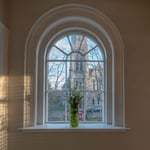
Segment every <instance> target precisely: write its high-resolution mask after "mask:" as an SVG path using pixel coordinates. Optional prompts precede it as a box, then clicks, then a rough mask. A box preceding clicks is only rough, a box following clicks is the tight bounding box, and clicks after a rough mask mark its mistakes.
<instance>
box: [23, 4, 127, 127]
mask: <svg viewBox="0 0 150 150" xmlns="http://www.w3.org/2000/svg"><path fill="white" fill-rule="evenodd" d="M70 12H72V13H71V14H70ZM72 30H81V31H82V32H85V33H88V34H90V35H91V36H93V37H94V38H95V39H98V40H99V42H100V43H101V46H102V47H103V49H105V52H106V56H107V58H106V62H105V65H107V67H106V68H107V72H106V78H107V80H106V82H107V83H106V85H107V87H106V89H105V90H107V94H106V95H105V96H107V98H106V99H107V102H106V104H105V107H106V108H105V110H107V111H106V112H105V114H106V116H107V117H105V122H106V124H105V125H106V126H105V127H106V128H109V127H108V126H109V125H110V126H111V127H110V128H115V129H116V127H119V129H120V127H121V128H125V95H124V48H123V42H122V39H121V36H120V33H119V31H118V30H117V28H116V27H115V25H114V24H113V23H112V22H111V21H110V20H109V18H108V17H106V16H105V15H104V14H103V13H102V12H100V11H99V10H96V9H95V8H92V7H89V6H87V5H82V4H66V5H62V6H59V7H57V8H54V9H52V10H50V11H48V12H46V13H45V14H44V15H42V16H41V17H40V18H39V19H38V20H37V21H36V22H35V23H34V24H33V26H32V28H31V30H30V32H29V34H28V37H27V40H26V45H25V73H24V87H25V88H24V123H23V128H28V127H32V129H33V127H34V128H35V127H37V126H38V125H42V126H43V127H44V124H45V122H44V114H45V109H44V107H45V102H44V101H43V99H45V93H44V92H43V91H44V90H43V88H44V86H45V85H44V80H45V75H44V74H43V72H45V70H44V66H43V64H44V63H43V62H44V61H45V60H44V58H45V55H46V52H45V49H47V48H48V46H49V44H50V43H51V41H52V40H53V39H54V38H56V37H57V36H59V35H61V34H62V33H65V32H68V31H72ZM41 79H42V80H41ZM93 127H94V125H93V126H91V127H89V128H93ZM97 127H98V128H99V129H101V128H103V126H101V125H99V126H97ZM44 128H45V127H44ZM46 128H47V126H46ZM58 128H59V127H58ZM60 128H61V129H64V128H65V127H60ZM87 128H88V127H87Z"/></svg>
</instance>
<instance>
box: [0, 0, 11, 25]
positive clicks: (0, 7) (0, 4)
mask: <svg viewBox="0 0 150 150" xmlns="http://www.w3.org/2000/svg"><path fill="white" fill-rule="evenodd" d="M8 8H9V7H8V0H0V22H2V23H3V24H5V25H7V24H8V12H9V11H8Z"/></svg>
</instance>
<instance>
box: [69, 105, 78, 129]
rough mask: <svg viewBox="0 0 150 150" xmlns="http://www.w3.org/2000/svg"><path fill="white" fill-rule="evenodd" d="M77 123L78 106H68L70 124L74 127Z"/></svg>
mask: <svg viewBox="0 0 150 150" xmlns="http://www.w3.org/2000/svg"><path fill="white" fill-rule="evenodd" d="M78 125H79V116H78V107H71V108H70V126H71V127H72V128H76V127H78Z"/></svg>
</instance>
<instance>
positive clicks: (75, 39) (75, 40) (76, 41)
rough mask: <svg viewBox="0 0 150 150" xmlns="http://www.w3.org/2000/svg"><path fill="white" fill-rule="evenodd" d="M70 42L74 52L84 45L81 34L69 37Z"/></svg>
mask: <svg viewBox="0 0 150 150" xmlns="http://www.w3.org/2000/svg"><path fill="white" fill-rule="evenodd" d="M69 41H70V43H71V47H72V49H73V50H79V48H80V47H81V45H82V41H83V35H81V34H71V35H69Z"/></svg>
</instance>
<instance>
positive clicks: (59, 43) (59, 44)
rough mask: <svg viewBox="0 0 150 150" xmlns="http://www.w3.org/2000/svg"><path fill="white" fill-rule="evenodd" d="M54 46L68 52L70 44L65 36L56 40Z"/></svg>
mask: <svg viewBox="0 0 150 150" xmlns="http://www.w3.org/2000/svg"><path fill="white" fill-rule="evenodd" d="M55 46H56V47H58V48H59V49H61V50H62V51H64V52H65V53H66V54H69V53H70V52H71V46H70V44H69V41H68V38H67V37H66V36H65V37H63V38H61V39H60V40H59V41H57V42H56V43H55Z"/></svg>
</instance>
